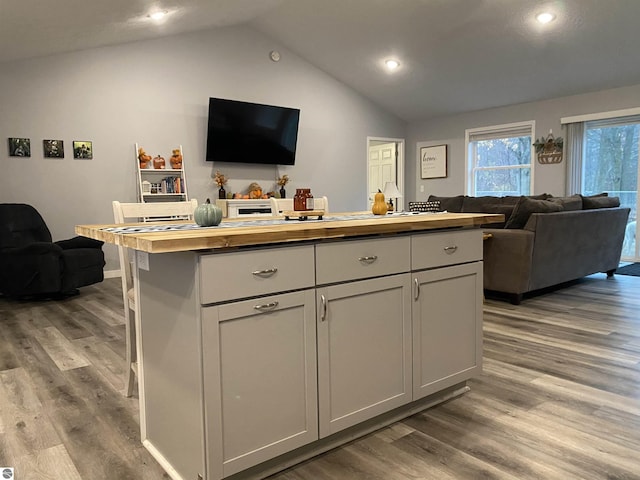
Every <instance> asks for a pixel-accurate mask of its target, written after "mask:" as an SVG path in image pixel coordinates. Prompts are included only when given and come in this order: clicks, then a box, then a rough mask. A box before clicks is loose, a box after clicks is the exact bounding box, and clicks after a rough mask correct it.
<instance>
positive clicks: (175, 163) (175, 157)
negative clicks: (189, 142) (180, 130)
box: [169, 148, 182, 170]
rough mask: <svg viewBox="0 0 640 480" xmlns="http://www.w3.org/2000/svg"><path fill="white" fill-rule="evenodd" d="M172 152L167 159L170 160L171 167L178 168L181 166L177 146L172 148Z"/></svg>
mask: <svg viewBox="0 0 640 480" xmlns="http://www.w3.org/2000/svg"><path fill="white" fill-rule="evenodd" d="M172 152H173V153H172V154H171V158H170V159H169V161H170V162H171V168H173V169H175V170H180V169H181V168H182V153H180V149H179V148H176V149H174V150H172Z"/></svg>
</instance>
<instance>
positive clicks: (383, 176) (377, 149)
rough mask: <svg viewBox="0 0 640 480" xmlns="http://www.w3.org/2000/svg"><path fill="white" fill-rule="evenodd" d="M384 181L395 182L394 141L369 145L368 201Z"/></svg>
mask: <svg viewBox="0 0 640 480" xmlns="http://www.w3.org/2000/svg"><path fill="white" fill-rule="evenodd" d="M386 182H394V183H396V182H397V168H396V143H395V142H393V143H383V144H379V145H371V144H370V145H369V178H368V183H367V185H369V202H373V196H374V195H375V193H376V192H377V191H378V189H380V191H382V190H383V189H384V184H385V183H386Z"/></svg>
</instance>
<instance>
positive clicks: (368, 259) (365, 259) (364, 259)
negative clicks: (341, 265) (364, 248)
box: [358, 255, 378, 263]
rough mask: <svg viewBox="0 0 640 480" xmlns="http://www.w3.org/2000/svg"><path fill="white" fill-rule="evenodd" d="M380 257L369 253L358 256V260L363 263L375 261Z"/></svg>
mask: <svg viewBox="0 0 640 480" xmlns="http://www.w3.org/2000/svg"><path fill="white" fill-rule="evenodd" d="M377 259H378V256H377V255H368V256H366V257H360V258H358V260H360V261H361V262H363V263H373V262H375V261H376V260H377Z"/></svg>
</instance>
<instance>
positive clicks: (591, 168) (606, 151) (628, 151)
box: [581, 117, 640, 262]
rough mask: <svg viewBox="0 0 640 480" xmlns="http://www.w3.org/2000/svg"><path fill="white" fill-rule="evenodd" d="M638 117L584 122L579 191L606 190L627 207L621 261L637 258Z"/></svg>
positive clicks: (585, 192) (599, 191)
mask: <svg viewBox="0 0 640 480" xmlns="http://www.w3.org/2000/svg"><path fill="white" fill-rule="evenodd" d="M639 147H640V118H638V117H626V118H616V119H608V120H599V121H594V122H586V123H585V132H584V145H583V155H584V157H583V162H582V188H581V191H582V194H583V195H595V194H598V193H601V192H607V193H608V194H609V195H610V196H616V197H620V205H621V206H623V207H629V208H630V209H631V213H630V214H629V220H628V223H627V229H626V233H625V239H624V245H623V249H622V260H624V261H633V262H638V261H640V248H639V245H638V241H637V238H638V236H639V235H638V233H639V228H638V222H637V212H638V201H639V199H638V176H639V168H640V162H638V156H639Z"/></svg>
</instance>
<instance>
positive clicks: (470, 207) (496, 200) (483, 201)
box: [462, 196, 502, 213]
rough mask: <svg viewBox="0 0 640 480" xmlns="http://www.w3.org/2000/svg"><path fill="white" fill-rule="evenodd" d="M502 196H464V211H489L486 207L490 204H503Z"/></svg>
mask: <svg viewBox="0 0 640 480" xmlns="http://www.w3.org/2000/svg"><path fill="white" fill-rule="evenodd" d="M501 204H502V197H490V196H485V197H464V198H463V199H462V212H463V213H487V212H485V210H484V208H485V207H486V206H488V205H501Z"/></svg>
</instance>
